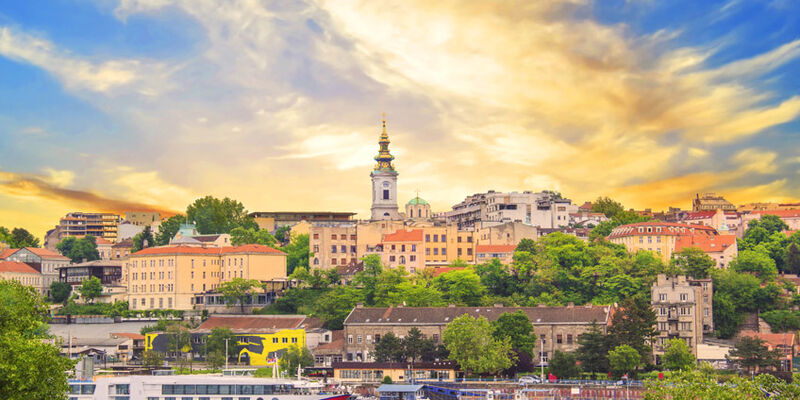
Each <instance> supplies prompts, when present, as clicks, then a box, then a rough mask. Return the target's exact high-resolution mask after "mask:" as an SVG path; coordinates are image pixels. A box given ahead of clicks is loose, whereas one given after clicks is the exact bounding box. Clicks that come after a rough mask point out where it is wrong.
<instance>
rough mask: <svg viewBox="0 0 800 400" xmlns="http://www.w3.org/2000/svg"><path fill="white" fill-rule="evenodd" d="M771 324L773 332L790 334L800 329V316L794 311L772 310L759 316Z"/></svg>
mask: <svg viewBox="0 0 800 400" xmlns="http://www.w3.org/2000/svg"><path fill="white" fill-rule="evenodd" d="M759 317H761V318H764V321H765V322H766V323H768V324H769V328H770V330H771V331H772V332H776V333H777V332H788V331H797V330H798V329H800V314H798V312H797V311H792V310H772V311H766V312H764V313H762V314H760V315H759Z"/></svg>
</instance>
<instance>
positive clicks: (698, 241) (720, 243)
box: [675, 235, 736, 253]
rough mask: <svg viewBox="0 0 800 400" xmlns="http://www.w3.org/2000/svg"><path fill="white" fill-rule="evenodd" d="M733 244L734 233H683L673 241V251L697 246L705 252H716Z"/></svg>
mask: <svg viewBox="0 0 800 400" xmlns="http://www.w3.org/2000/svg"><path fill="white" fill-rule="evenodd" d="M733 246H736V235H713V236H710V235H685V236H679V237H678V239H677V240H676V241H675V251H680V250H682V249H684V248H686V247H699V248H700V250H703V252H705V253H716V252H720V251H724V250H725V249H727V248H729V247H733Z"/></svg>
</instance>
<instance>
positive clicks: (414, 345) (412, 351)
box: [403, 327, 436, 362]
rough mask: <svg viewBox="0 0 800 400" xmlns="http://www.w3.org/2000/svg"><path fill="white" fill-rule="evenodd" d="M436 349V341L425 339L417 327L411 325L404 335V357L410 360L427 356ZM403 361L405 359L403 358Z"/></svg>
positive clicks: (413, 360)
mask: <svg viewBox="0 0 800 400" xmlns="http://www.w3.org/2000/svg"><path fill="white" fill-rule="evenodd" d="M435 349H436V343H435V342H434V341H433V339H425V338H423V337H422V332H420V330H419V329H417V327H413V328H411V329H410V330H409V331H408V334H407V335H406V337H404V338H403V350H404V354H403V356H404V358H405V359H411V362H415V361H417V360H420V359H423V358H432V357H429V355H430V354H431V353H433V352H434V351H435ZM403 361H405V360H403Z"/></svg>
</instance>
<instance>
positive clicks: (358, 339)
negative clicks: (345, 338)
mask: <svg viewBox="0 0 800 400" xmlns="http://www.w3.org/2000/svg"><path fill="white" fill-rule="evenodd" d="M361 340H362V339H361V335H358V336H357V337H356V343H358V344H361Z"/></svg>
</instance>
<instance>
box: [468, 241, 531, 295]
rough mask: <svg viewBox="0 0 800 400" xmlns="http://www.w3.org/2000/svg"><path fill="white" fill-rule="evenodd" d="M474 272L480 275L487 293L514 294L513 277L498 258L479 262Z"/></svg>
mask: <svg viewBox="0 0 800 400" xmlns="http://www.w3.org/2000/svg"><path fill="white" fill-rule="evenodd" d="M523 240H530V239H523ZM519 248H520V246H517V249H518V250H517V251H518V252H519V251H520V250H519ZM515 254H516V253H515ZM475 272H476V273H477V274H478V275H479V276H480V277H481V284H482V285H483V286H485V287H486V289H487V290H488V291H489V293H491V294H494V295H497V296H511V295H512V294H514V292H515V289H516V287H515V286H516V285H514V279H513V278H512V277H511V274H510V273H509V271H508V267H507V266H505V265H503V264H502V263H501V262H500V260H499V259H497V258H492V259H491V260H490V261H489V262H487V263H484V264H479V265H478V266H476V267H475Z"/></svg>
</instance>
